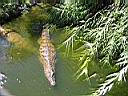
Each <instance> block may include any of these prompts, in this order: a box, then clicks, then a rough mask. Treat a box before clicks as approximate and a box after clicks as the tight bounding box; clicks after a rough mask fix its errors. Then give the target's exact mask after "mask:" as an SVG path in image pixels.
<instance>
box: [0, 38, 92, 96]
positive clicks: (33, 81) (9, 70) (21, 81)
mask: <svg viewBox="0 0 128 96" xmlns="http://www.w3.org/2000/svg"><path fill="white" fill-rule="evenodd" d="M2 40H4V39H0V44H1V45H3V46H0V49H2V48H3V49H2V50H0V54H1V55H0V61H1V58H3V56H5V57H6V56H7V55H8V56H10V55H9V54H8V53H7V52H8V49H9V50H10V48H8V47H7V49H6V48H5V47H4V45H6V43H7V41H6V42H5V41H4V43H2V42H3V41H2ZM7 45H8V46H9V43H7ZM37 49H38V48H37ZM15 51H16V49H15ZM2 52H3V53H2ZM22 52H23V53H22V55H26V54H27V56H24V57H22V58H21V57H20V56H19V58H18V55H16V56H17V57H13V59H11V60H9V62H6V61H8V60H7V58H6V60H3V62H0V71H1V72H4V73H6V74H7V77H8V80H7V83H6V84H5V88H7V89H8V90H9V92H11V93H12V94H14V95H15V96H78V95H82V94H85V93H86V92H85V90H86V91H88V90H89V84H88V82H87V81H85V82H81V81H76V80H75V78H74V77H73V75H74V72H75V71H76V70H75V66H76V62H75V61H73V60H70V59H69V58H68V57H65V56H63V54H62V53H63V52H62V51H59V50H57V62H56V82H57V85H56V86H55V87H50V85H49V84H48V81H47V80H46V78H45V76H44V72H43V66H42V65H41V63H40V62H39V59H38V55H37V54H34V53H31V52H26V51H25V52H24V51H22ZM8 56H7V57H8ZM15 58H16V59H15ZM17 58H18V59H17Z"/></svg>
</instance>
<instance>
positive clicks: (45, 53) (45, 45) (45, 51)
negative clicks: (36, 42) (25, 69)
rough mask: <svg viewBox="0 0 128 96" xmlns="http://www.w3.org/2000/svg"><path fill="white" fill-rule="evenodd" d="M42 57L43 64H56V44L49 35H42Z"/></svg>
mask: <svg viewBox="0 0 128 96" xmlns="http://www.w3.org/2000/svg"><path fill="white" fill-rule="evenodd" d="M40 57H41V58H40V59H41V62H42V63H43V64H50V65H52V66H54V65H53V64H54V63H55V57H56V51H55V47H54V45H53V44H52V43H51V41H50V39H49V38H47V37H45V36H44V37H42V40H41V44H40Z"/></svg>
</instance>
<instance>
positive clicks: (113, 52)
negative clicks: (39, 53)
mask: <svg viewBox="0 0 128 96" xmlns="http://www.w3.org/2000/svg"><path fill="white" fill-rule="evenodd" d="M127 18H128V7H127V6H123V7H119V6H114V5H111V6H109V7H108V8H106V9H103V10H101V11H99V12H97V13H96V14H95V15H94V16H93V17H92V18H89V19H88V20H86V21H85V20H83V21H82V22H84V24H82V25H80V26H77V27H74V28H73V29H72V30H73V34H75V35H71V36H70V37H72V38H75V39H74V40H73V41H72V39H70V38H68V39H67V40H66V41H64V43H63V44H65V45H66V44H68V45H72V44H74V45H75V43H76V42H82V45H83V44H84V50H89V54H90V55H89V56H90V58H93V59H95V60H97V61H98V62H99V63H102V64H108V65H110V67H113V68H112V69H113V70H112V72H113V73H111V72H109V74H108V76H106V81H105V82H103V83H102V84H101V85H100V87H99V88H98V89H97V90H96V92H94V94H97V95H105V94H106V93H107V92H108V91H110V90H111V88H112V86H113V85H114V84H116V83H117V81H118V82H122V81H126V79H125V75H126V74H127V71H128V53H127V52H128V50H127V44H128V39H127V35H128V34H127V30H128V29H127V28H128V20H127ZM70 32H72V31H70ZM65 42H67V43H65ZM69 43H71V44H69ZM82 45H81V46H82ZM84 55H85V54H83V56H82V57H84ZM79 58H81V57H79ZM88 60H89V58H88V59H87V58H85V59H83V64H82V65H81V67H80V68H79V70H78V73H79V76H78V77H80V76H82V75H84V74H86V75H87V74H88V71H87V68H88V66H89V65H88V64H89V63H87V62H88Z"/></svg>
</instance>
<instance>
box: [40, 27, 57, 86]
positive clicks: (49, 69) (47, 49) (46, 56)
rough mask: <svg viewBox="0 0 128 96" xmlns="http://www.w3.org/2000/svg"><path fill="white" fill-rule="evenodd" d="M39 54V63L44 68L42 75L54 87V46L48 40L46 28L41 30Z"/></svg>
mask: <svg viewBox="0 0 128 96" xmlns="http://www.w3.org/2000/svg"><path fill="white" fill-rule="evenodd" d="M39 52H40V62H41V63H42V64H43V68H44V74H45V76H46V78H47V79H48V81H49V82H50V85H51V86H55V85H56V80H55V62H56V51H55V47H54V45H53V44H52V42H51V40H50V36H49V29H48V28H45V29H43V30H42V34H41V39H40V48H39Z"/></svg>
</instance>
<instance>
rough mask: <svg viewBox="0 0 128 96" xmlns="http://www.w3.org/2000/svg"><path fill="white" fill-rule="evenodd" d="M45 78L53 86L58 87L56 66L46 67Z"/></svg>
mask: <svg viewBox="0 0 128 96" xmlns="http://www.w3.org/2000/svg"><path fill="white" fill-rule="evenodd" d="M44 72H45V76H46V78H47V79H48V81H49V83H50V85H51V86H55V85H56V81H55V68H54V66H50V65H44Z"/></svg>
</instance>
